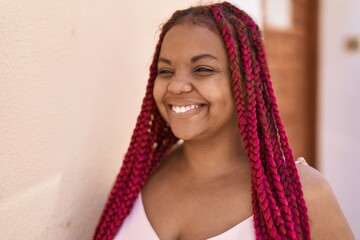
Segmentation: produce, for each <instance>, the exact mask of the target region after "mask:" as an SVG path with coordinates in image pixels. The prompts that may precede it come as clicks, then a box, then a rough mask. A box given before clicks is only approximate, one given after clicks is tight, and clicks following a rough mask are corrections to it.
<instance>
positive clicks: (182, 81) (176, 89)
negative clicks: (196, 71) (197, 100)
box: [168, 74, 193, 94]
mask: <svg viewBox="0 0 360 240" xmlns="http://www.w3.org/2000/svg"><path fill="white" fill-rule="evenodd" d="M192 89H193V86H192V83H191V77H189V76H186V75H185V74H177V75H175V76H174V77H173V78H172V79H171V80H170V83H169V85H168V91H169V92H171V93H174V94H182V93H189V92H191V91H192Z"/></svg>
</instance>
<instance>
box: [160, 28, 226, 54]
mask: <svg viewBox="0 0 360 240" xmlns="http://www.w3.org/2000/svg"><path fill="white" fill-rule="evenodd" d="M204 53H209V54H211V55H213V56H215V57H217V58H220V59H223V60H226V59H227V54H226V49H225V46H224V43H223V40H222V38H221V37H220V36H219V35H218V34H216V33H214V32H213V31H211V30H209V29H208V28H207V27H205V26H201V25H195V24H192V23H187V22H185V23H181V24H178V25H175V26H174V27H172V28H171V29H170V30H169V31H168V32H167V33H166V35H165V37H164V40H163V43H162V46H161V51H160V57H166V58H177V57H191V56H194V55H198V54H204Z"/></svg>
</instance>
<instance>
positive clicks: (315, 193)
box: [297, 164, 355, 240]
mask: <svg viewBox="0 0 360 240" xmlns="http://www.w3.org/2000/svg"><path fill="white" fill-rule="evenodd" d="M297 168H298V172H299V176H300V181H301V184H302V188H303V192H304V198H305V202H306V206H307V208H308V215H309V219H310V228H311V229H310V231H311V237H312V239H334V240H336V239H355V237H354V235H353V233H352V231H351V229H350V227H349V224H348V223H347V221H346V218H345V216H344V214H343V212H342V210H341V208H340V206H339V204H338V202H337V200H336V197H335V194H334V192H333V190H332V188H331V186H330V184H329V182H328V181H327V180H326V179H325V177H324V176H323V175H322V174H321V173H320V172H319V171H318V170H316V169H315V168H313V167H310V166H307V165H305V164H297Z"/></svg>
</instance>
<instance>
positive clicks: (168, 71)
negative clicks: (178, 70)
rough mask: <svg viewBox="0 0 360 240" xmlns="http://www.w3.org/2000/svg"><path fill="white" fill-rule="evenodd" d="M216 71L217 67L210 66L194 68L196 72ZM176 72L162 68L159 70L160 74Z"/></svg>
mask: <svg viewBox="0 0 360 240" xmlns="http://www.w3.org/2000/svg"><path fill="white" fill-rule="evenodd" d="M212 72H215V69H212V68H208V67H198V68H195V69H194V73H212ZM173 73H174V72H173V71H171V70H169V69H160V70H158V75H165V74H166V75H167V74H173Z"/></svg>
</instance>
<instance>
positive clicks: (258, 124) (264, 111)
mask: <svg viewBox="0 0 360 240" xmlns="http://www.w3.org/2000/svg"><path fill="white" fill-rule="evenodd" d="M179 139H181V141H179ZM300 179H301V183H300ZM94 238H95V239H114V238H115V239H125V240H126V239H131V240H135V239H149V240H151V239H213V240H215V239H228V240H231V239H255V238H256V239H310V238H313V239H354V236H353V235H352V233H351V230H350V228H349V226H348V224H347V222H346V220H345V218H344V216H343V214H342V212H341V210H340V208H339V206H338V204H337V201H336V199H335V197H334V195H333V193H332V191H331V188H330V187H329V185H328V183H327V182H326V181H325V180H324V178H323V177H322V176H321V175H320V174H319V173H318V172H317V171H316V170H314V169H313V168H311V167H309V166H306V165H305V164H298V166H296V164H295V161H294V158H293V156H292V152H291V149H290V147H289V144H288V140H287V137H286V133H285V130H284V127H283V125H282V123H281V119H280V116H279V111H278V107H277V104H276V100H275V97H274V92H273V89H272V86H271V82H270V76H269V71H268V67H267V64H266V60H265V52H264V47H263V43H262V40H261V36H260V32H259V29H258V27H257V25H256V24H255V23H254V21H253V20H252V19H251V18H250V17H249V16H248V15H247V14H246V13H245V12H243V11H241V10H240V9H238V8H236V7H235V6H233V5H231V4H230V3H227V2H224V3H220V4H214V5H210V6H201V7H195V8H189V9H186V10H182V11H177V12H175V13H174V14H173V16H172V17H171V18H170V20H169V21H168V22H167V23H165V24H164V26H163V28H162V32H161V34H160V40H159V43H158V45H157V48H156V52H155V55H154V59H153V63H152V65H151V67H150V78H149V83H148V87H147V92H146V96H145V98H144V101H143V105H142V109H141V113H140V115H139V117H138V120H137V124H136V128H135V130H134V133H133V136H132V139H131V143H130V147H129V149H128V151H127V154H126V156H125V159H124V163H123V166H122V168H121V171H120V173H119V175H118V177H117V179H116V182H115V184H114V187H113V190H112V192H111V194H110V196H109V199H108V202H107V204H106V206H105V209H104V211H103V214H102V216H101V219H100V222H99V225H98V227H97V229H96V233H95V237H94Z"/></svg>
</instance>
